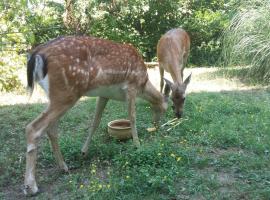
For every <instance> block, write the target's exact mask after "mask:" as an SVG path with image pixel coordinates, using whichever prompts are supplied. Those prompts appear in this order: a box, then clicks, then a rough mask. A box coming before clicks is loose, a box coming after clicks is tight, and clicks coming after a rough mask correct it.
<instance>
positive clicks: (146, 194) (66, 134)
mask: <svg viewBox="0 0 270 200" xmlns="http://www.w3.org/2000/svg"><path fill="white" fill-rule="evenodd" d="M45 106H46V105H42V104H35V105H15V106H2V107H1V109H0V116H1V117H0V130H1V134H0V141H1V146H0V188H1V189H0V199H1V198H3V199H23V198H24V196H23V194H22V192H21V190H20V188H21V186H22V184H23V173H24V169H25V151H26V141H25V135H24V128H25V126H26V124H27V123H29V122H30V121H31V120H32V119H34V118H35V117H36V116H37V115H38V114H39V113H40V112H41V111H42V110H43V109H44V108H45ZM94 107H95V99H92V98H88V99H86V100H84V101H80V102H78V104H77V105H76V106H75V107H73V108H72V109H71V110H70V111H69V112H68V113H67V114H66V115H65V116H64V117H63V118H62V120H61V121H60V125H59V132H60V133H61V137H60V146H61V150H62V153H63V155H64V158H65V160H66V162H67V164H68V166H69V168H70V172H69V173H61V172H60V171H59V170H58V169H57V167H56V164H55V161H54V158H53V155H52V153H51V148H50V144H49V142H48V139H47V137H44V138H42V141H41V142H40V143H39V144H40V146H39V152H38V155H39V157H38V165H37V167H38V171H37V181H38V184H39V186H40V188H41V189H42V191H43V192H41V193H40V194H39V195H38V196H36V197H34V198H32V199H48V198H49V199H50V198H53V199H64V198H67V199H95V200H96V199H129V200H130V199H134V200H135V199H269V196H270V162H269V157H270V153H269V151H270V120H269V119H270V92H269V91H267V90H252V91H230V92H221V93H207V92H205V93H192V94H189V95H188V97H187V102H186V107H185V116H184V118H186V119H187V120H186V121H184V122H183V123H182V124H181V125H179V126H178V127H177V128H175V129H173V130H171V131H169V132H166V130H165V129H159V130H158V131H157V132H152V133H148V132H147V130H146V128H147V127H150V126H151V117H152V115H151V112H150V107H149V104H148V103H146V102H144V101H142V100H138V101H137V129H138V132H139V138H140V140H141V147H140V148H139V149H136V148H135V147H134V146H133V144H132V141H131V140H129V141H127V142H118V141H115V140H113V139H111V138H110V137H109V136H108V134H107V133H106V130H107V127H106V124H107V122H109V121H110V120H113V119H116V118H123V117H126V116H127V110H126V107H125V106H123V105H122V104H121V103H119V102H115V101H111V102H110V103H109V104H108V106H107V108H106V110H105V113H104V115H103V118H102V122H101V125H100V127H99V128H98V130H97V132H96V134H95V135H94V137H93V141H92V143H91V146H90V149H89V155H88V156H87V158H82V157H81V155H80V149H81V146H82V145H83V143H84V141H85V139H86V136H87V128H88V124H89V121H90V120H91V119H92V117H93V111H94ZM171 118H173V113H172V111H171V110H168V112H167V114H166V116H165V117H164V118H163V122H166V121H167V120H169V119H171Z"/></svg>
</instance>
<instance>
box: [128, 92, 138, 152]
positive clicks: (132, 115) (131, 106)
mask: <svg viewBox="0 0 270 200" xmlns="http://www.w3.org/2000/svg"><path fill="white" fill-rule="evenodd" d="M136 95H137V91H136V89H134V88H132V87H131V88H130V87H129V88H128V93H127V102H128V116H129V120H130V125H131V132H132V138H133V143H134V144H135V146H136V147H139V146H140V141H139V137H138V133H137V128H136V105H135V101H136Z"/></svg>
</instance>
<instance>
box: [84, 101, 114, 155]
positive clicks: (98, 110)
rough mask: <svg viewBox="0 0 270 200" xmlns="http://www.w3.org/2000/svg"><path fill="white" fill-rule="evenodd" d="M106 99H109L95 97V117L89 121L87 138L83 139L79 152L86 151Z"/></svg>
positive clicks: (85, 152) (98, 122)
mask: <svg viewBox="0 0 270 200" xmlns="http://www.w3.org/2000/svg"><path fill="white" fill-rule="evenodd" d="M108 100H109V99H107V98H103V97H98V98H97V103H96V111H95V117H94V120H93V121H92V123H91V126H90V129H89V134H88V137H87V139H86V141H85V143H84V145H83V147H82V149H81V152H82V154H83V155H86V154H87V152H88V147H89V144H90V142H91V138H92V135H93V134H94V132H95V131H96V129H97V127H98V126H99V124H100V120H101V117H102V113H103V111H104V108H105V106H106V104H107V102H108Z"/></svg>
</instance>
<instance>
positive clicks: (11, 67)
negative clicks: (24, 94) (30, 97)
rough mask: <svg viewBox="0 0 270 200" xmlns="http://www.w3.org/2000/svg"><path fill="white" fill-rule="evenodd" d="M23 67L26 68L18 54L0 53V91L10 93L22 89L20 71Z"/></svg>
mask: <svg viewBox="0 0 270 200" xmlns="http://www.w3.org/2000/svg"><path fill="white" fill-rule="evenodd" d="M18 66H20V67H18ZM21 66H24V62H22V60H21V58H20V57H19V56H18V55H17V54H16V53H14V52H0V91H7V92H8V91H12V90H20V89H21V88H22V83H21V81H20V79H19V71H18V70H19V69H20V68H21Z"/></svg>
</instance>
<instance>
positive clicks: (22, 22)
mask: <svg viewBox="0 0 270 200" xmlns="http://www.w3.org/2000/svg"><path fill="white" fill-rule="evenodd" d="M251 8H252V10H253V11H254V12H252V13H251V15H254V13H255V14H256V16H261V17H257V18H256V17H255V19H254V21H251V20H250V22H249V23H246V24H244V23H243V24H244V27H246V29H245V30H246V34H247V35H250V29H249V27H252V28H251V29H252V30H253V31H252V33H253V34H254V33H255V31H256V30H258V28H263V31H262V32H260V34H261V33H263V34H262V35H261V37H259V38H258V37H254V38H255V39H257V40H258V43H260V42H261V41H265V39H268V41H269V34H268V30H269V23H267V21H269V14H268V13H269V12H267V10H269V9H268V8H269V2H268V1H266V0H263V1H258V0H248V1H246V0H245V1H238V0H212V1H206V0H192V1H191V0H167V1H161V0H146V1H141V0H132V1H126V0H109V1H108V0H92V1H85V0H76V1H75V0H64V1H63V0H62V1H61V0H54V1H50V0H45V1H44V0H20V1H17V0H3V1H1V2H0V35H1V39H0V90H2V91H10V90H18V89H19V88H21V87H22V83H21V82H22V81H21V79H23V78H24V77H23V78H22V77H21V76H22V75H21V74H24V71H25V63H26V53H27V51H28V50H30V49H31V48H33V47H35V46H37V45H38V44H40V43H44V42H46V41H48V40H50V39H53V38H56V37H58V36H61V35H94V36H97V37H102V38H107V39H111V40H114V41H119V42H126V43H132V44H133V45H134V46H136V47H137V48H138V49H139V51H140V53H141V54H142V55H143V57H144V58H145V61H155V60H156V44H157V41H158V39H159V38H160V37H161V35H162V34H164V33H165V32H166V31H168V30H169V29H171V28H174V27H182V28H184V29H186V30H187V31H188V33H189V34H190V36H191V40H192V44H191V54H190V58H189V59H190V61H189V63H190V66H213V65H220V63H222V62H220V61H224V59H222V58H223V57H224V56H225V58H226V59H225V60H230V61H231V59H230V58H229V57H234V58H236V62H235V61H233V62H227V63H226V64H233V65H237V64H239V63H240V64H245V65H248V64H249V62H245V63H243V62H239V61H238V59H239V57H242V58H243V56H238V55H237V54H235V52H237V50H236V51H230V50H231V48H232V46H234V45H235V44H237V43H238V41H236V40H233V39H228V40H226V41H225V43H226V44H227V45H223V44H224V37H223V36H224V31H225V30H226V29H228V30H230V31H227V33H231V29H232V28H234V27H235V26H234V24H235V23H236V22H231V20H234V21H235V19H236V18H235V16H241V14H239V13H242V12H249V11H250V10H251ZM263 10H265V11H266V12H263ZM255 11H257V12H255ZM237 14H238V15H237ZM262 14H263V15H262ZM243 17H244V19H246V20H249V18H248V17H246V16H243ZM256 19H259V20H260V22H261V23H256ZM240 21H242V22H243V21H245V20H240ZM231 23H232V25H230V24H231ZM261 24H264V25H263V26H261ZM239 32H241V30H236V31H235V32H234V33H236V35H237V34H238V33H239ZM225 33H226V31H225ZM242 36H243V34H242V35H240V38H241V37H242ZM254 38H253V39H254ZM252 42H253V41H251V42H250V44H249V45H250V48H253V47H254V45H253V44H252ZM230 45H232V46H230ZM223 47H226V50H227V51H223ZM237 48H238V46H237ZM237 48H236V49H237ZM258 48H263V47H261V46H258ZM243 49H245V46H243ZM221 52H226V53H224V54H221ZM228 52H233V54H229V53H228ZM248 52H250V51H249V49H248ZM265 52H266V53H267V58H268V59H269V47H268V48H267V47H266V48H264V51H263V53H262V55H265ZM254 54H256V52H255V53H253V54H249V53H247V54H246V57H249V59H247V60H248V61H250V60H252V58H253V56H254ZM222 55H223V56H222ZM246 57H245V58H246ZM264 57H265V56H264ZM260 63H267V62H266V60H265V59H263V60H262V61H260ZM256 69H258V67H257V68H256ZM261 71H262V73H260V74H259V78H261V77H262V76H264V75H265V73H266V71H267V72H269V67H268V66H267V65H265V67H263V69H262V70H261ZM252 74H253V73H251V75H252ZM265 78H266V79H267V81H268V82H269V73H268V75H267V76H266V77H265Z"/></svg>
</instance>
